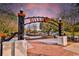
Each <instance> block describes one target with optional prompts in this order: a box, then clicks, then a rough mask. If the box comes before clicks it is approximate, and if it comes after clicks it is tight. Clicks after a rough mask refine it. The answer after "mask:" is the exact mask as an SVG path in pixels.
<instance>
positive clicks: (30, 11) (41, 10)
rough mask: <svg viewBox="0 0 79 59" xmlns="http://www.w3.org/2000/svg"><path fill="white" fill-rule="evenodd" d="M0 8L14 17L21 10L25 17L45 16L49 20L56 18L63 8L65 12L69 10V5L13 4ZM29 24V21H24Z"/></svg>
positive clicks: (0, 5) (3, 5) (1, 5)
mask: <svg viewBox="0 0 79 59" xmlns="http://www.w3.org/2000/svg"><path fill="white" fill-rule="evenodd" d="M0 8H3V9H5V10H8V11H12V12H14V13H15V14H16V15H17V13H19V10H20V9H23V11H24V13H25V14H26V17H30V16H46V17H49V18H54V17H58V16H59V14H60V13H61V12H62V9H63V8H64V9H65V10H66V11H67V10H69V8H71V6H70V5H69V4H61V3H60V4H57V3H13V4H11V3H10V4H9V3H8V4H0ZM26 22H29V20H26Z"/></svg>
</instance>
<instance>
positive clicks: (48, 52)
mask: <svg viewBox="0 0 79 59" xmlns="http://www.w3.org/2000/svg"><path fill="white" fill-rule="evenodd" d="M31 44H32V46H33V48H29V49H28V50H27V51H28V53H27V55H28V56H79V54H78V53H74V52H71V51H68V50H65V49H64V48H63V47H62V46H58V45H48V44H43V43H39V42H31Z"/></svg>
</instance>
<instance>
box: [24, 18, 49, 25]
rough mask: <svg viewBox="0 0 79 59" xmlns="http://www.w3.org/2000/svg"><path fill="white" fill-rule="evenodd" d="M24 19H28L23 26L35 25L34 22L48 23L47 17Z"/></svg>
mask: <svg viewBox="0 0 79 59" xmlns="http://www.w3.org/2000/svg"><path fill="white" fill-rule="evenodd" d="M25 19H28V21H29V22H27V21H26V20H25V21H26V23H25V24H29V23H35V22H48V20H49V18H48V17H27V18H25Z"/></svg>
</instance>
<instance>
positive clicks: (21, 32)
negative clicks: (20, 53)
mask: <svg viewBox="0 0 79 59" xmlns="http://www.w3.org/2000/svg"><path fill="white" fill-rule="evenodd" d="M24 17H25V14H24V13H23V11H22V10H20V13H18V40H23V39H24Z"/></svg>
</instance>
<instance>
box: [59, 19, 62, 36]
mask: <svg viewBox="0 0 79 59" xmlns="http://www.w3.org/2000/svg"><path fill="white" fill-rule="evenodd" d="M61 21H62V19H61V18H59V23H58V31H59V36H62V23H61Z"/></svg>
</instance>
